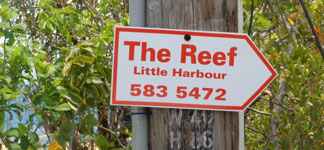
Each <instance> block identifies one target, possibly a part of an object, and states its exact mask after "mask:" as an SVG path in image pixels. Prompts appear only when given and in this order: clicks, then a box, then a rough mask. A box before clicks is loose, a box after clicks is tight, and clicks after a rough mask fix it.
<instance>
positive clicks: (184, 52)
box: [181, 44, 196, 64]
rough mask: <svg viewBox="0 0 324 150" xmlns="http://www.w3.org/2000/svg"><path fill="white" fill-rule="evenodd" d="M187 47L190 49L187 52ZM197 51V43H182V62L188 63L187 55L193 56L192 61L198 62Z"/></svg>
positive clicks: (193, 62)
mask: <svg viewBox="0 0 324 150" xmlns="http://www.w3.org/2000/svg"><path fill="white" fill-rule="evenodd" d="M187 49H190V51H189V52H187ZM195 52H196V46H195V45H189V44H182V46H181V63H186V57H187V56H189V57H190V58H191V63H192V64H196V56H195Z"/></svg>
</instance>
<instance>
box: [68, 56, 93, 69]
mask: <svg viewBox="0 0 324 150" xmlns="http://www.w3.org/2000/svg"><path fill="white" fill-rule="evenodd" d="M93 62H94V58H92V57H89V56H84V55H81V56H76V57H74V58H73V63H74V64H77V65H80V66H84V65H83V64H84V63H87V64H92V63H93Z"/></svg>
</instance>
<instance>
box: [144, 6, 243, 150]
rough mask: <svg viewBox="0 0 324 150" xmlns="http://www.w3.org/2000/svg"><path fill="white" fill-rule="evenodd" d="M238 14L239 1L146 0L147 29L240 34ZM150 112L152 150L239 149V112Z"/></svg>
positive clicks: (173, 110) (150, 145) (153, 109)
mask: <svg viewBox="0 0 324 150" xmlns="http://www.w3.org/2000/svg"><path fill="white" fill-rule="evenodd" d="M237 12H238V8H237V0H146V26H147V27H153V28H156V27H157V28H172V29H188V30H204V31H222V32H237V31H238V22H237V21H238V18H237V17H238V15H237ZM150 110H151V111H152V115H150V117H149V147H150V150H238V146H239V143H238V142H239V119H238V113H236V112H220V111H202V110H182V109H158V108H152V109H150Z"/></svg>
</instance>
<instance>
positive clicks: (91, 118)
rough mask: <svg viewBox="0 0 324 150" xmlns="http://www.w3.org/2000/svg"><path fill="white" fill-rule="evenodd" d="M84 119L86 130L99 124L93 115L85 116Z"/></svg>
mask: <svg viewBox="0 0 324 150" xmlns="http://www.w3.org/2000/svg"><path fill="white" fill-rule="evenodd" d="M84 119H85V121H86V123H87V125H88V128H92V127H93V126H97V125H98V124H99V122H98V120H97V119H96V118H95V117H94V116H93V115H87V116H86V117H85V118H84Z"/></svg>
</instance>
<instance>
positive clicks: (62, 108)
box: [54, 103, 71, 111]
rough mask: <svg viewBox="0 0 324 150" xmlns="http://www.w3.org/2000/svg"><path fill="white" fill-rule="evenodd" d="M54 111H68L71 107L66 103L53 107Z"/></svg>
mask: <svg viewBox="0 0 324 150" xmlns="http://www.w3.org/2000/svg"><path fill="white" fill-rule="evenodd" d="M54 110H56V111H69V110H71V107H70V105H69V104H68V103H63V104H60V105H59V106H57V107H55V108H54Z"/></svg>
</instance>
